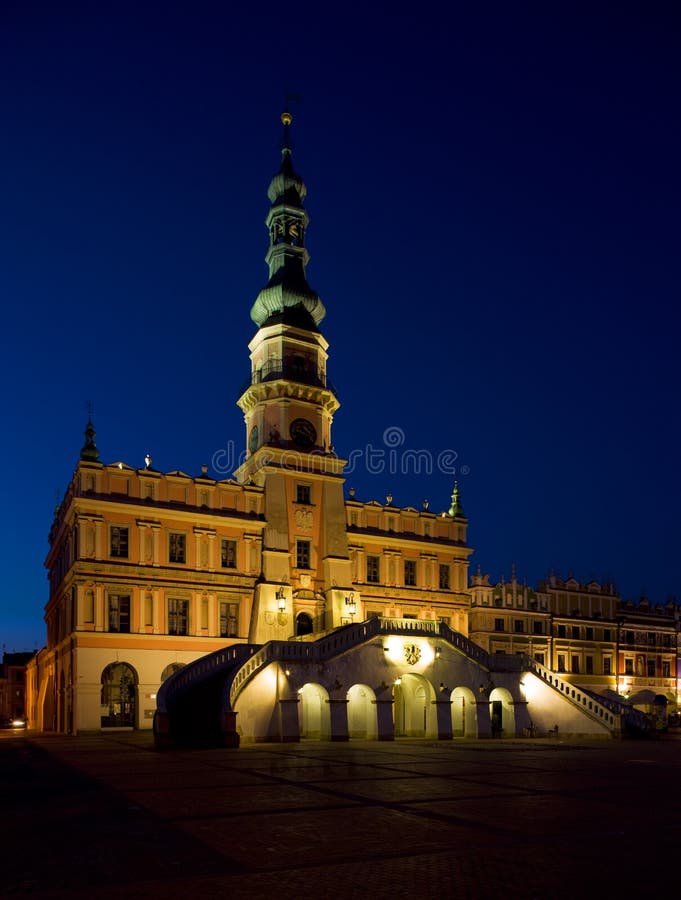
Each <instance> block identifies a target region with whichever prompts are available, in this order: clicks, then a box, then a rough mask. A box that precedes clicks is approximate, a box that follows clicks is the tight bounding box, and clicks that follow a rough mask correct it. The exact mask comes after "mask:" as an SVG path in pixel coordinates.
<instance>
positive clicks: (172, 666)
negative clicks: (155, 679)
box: [161, 662, 184, 684]
mask: <svg viewBox="0 0 681 900" xmlns="http://www.w3.org/2000/svg"><path fill="white" fill-rule="evenodd" d="M183 668H184V663H180V662H174V663H168V665H167V666H166V667H165V669H164V670H163V671H162V672H161V684H163V682H164V681H167V680H168V679H169V678H170V676H171V675H174V674H175V672H179V671H180V669H183Z"/></svg>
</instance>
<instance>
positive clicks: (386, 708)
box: [374, 697, 395, 741]
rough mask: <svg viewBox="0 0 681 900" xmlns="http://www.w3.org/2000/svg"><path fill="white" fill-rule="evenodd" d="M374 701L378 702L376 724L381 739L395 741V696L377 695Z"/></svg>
mask: <svg viewBox="0 0 681 900" xmlns="http://www.w3.org/2000/svg"><path fill="white" fill-rule="evenodd" d="M374 703H375V704H376V725H377V728H378V739H379V741H394V740H395V724H394V722H393V703H394V700H393V698H392V697H382V698H379V697H377V698H376V700H375V701H374Z"/></svg>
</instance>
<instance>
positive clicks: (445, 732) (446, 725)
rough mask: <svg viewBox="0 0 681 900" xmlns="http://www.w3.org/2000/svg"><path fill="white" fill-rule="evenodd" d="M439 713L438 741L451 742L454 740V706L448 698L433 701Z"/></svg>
mask: <svg viewBox="0 0 681 900" xmlns="http://www.w3.org/2000/svg"><path fill="white" fill-rule="evenodd" d="M433 703H434V704H435V711H436V713H437V739H438V741H451V739H452V736H453V735H452V704H451V701H450V700H449V698H448V697H447V698H446V699H445V698H442V699H437V700H433Z"/></svg>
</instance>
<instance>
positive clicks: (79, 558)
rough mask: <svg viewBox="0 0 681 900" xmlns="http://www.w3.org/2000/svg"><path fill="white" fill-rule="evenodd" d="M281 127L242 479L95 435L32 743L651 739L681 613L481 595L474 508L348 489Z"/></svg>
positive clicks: (78, 484) (596, 589)
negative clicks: (116, 735)
mask: <svg viewBox="0 0 681 900" xmlns="http://www.w3.org/2000/svg"><path fill="white" fill-rule="evenodd" d="M282 122H283V125H284V138H283V146H282V161H281V165H280V168H279V170H278V171H277V173H276V174H275V175H274V177H273V178H272V180H271V182H270V185H269V190H268V198H269V201H270V210H269V213H268V216H267V219H266V225H267V229H268V233H269V249H268V252H267V256H266V261H267V264H268V267H269V280H268V282H267V284H266V285H265V287H264V288H263V289H262V290H261V291H260V293H259V294H258V296H257V298H256V300H255V302H254V304H253V306H252V309H251V318H252V319H253V321H254V323H255V325H256V328H257V330H256V332H255V335H254V337H253V339H252V340H251V342H250V344H249V351H250V372H251V374H250V378H249V380H248V383H247V384H246V385H245V387H244V388H243V391H242V393H241V396H240V397H239V399H238V405H239V407H240V409H241V410H242V412H243V415H244V421H245V445H246V448H247V454H246V456H245V460H244V462H243V464H242V465H241V466H240V467H239V468H238V470H237V471H236V472H235V473H234V478H233V479H221V480H216V479H215V478H213V477H211V475H210V473H209V472H208V469H207V467H205V466H204V467H203V468H202V470H201V472H199V473H193V474H189V473H185V472H181V471H173V472H161V471H158V470H156V469H155V468H154V467H153V460H152V459H151V458H150V457H147V460H146V465H145V466H144V467H143V468H136V467H134V466H130V465H128V464H127V463H125V462H124V461H113V462H104V461H102V459H101V456H100V450H99V449H98V447H97V444H96V435H95V430H94V426H93V424H92V421H88V423H87V427H86V430H85V441H84V444H83V447H82V449H81V452H80V458H79V460H78V464H77V466H76V470H75V472H74V474H73V478H72V480H71V482H70V484H69V486H68V488H67V490H66V493H65V496H64V498H63V500H62V502H61V503H60V505H59V507H58V509H57V510H56V512H55V518H54V521H53V523H52V527H51V530H50V534H49V544H50V549H49V553H48V556H47V560H46V566H47V570H48V577H49V585H50V594H49V600H48V603H47V606H46V609H45V621H46V625H47V645H46V647H45V648H44V649H43V650H41V651H40V652H39V653H38V654H37V655H36V656H35V658H34V659H33V660H32V661H31V663H30V664H29V666H28V670H27V683H26V695H27V715H28V718H29V727H31V728H36V729H39V730H52V731H58V732H63V733H71V734H75V733H79V732H83V731H94V730H102V729H131V728H134V729H145V728H149V729H151V728H152V727H153V729H154V734H155V738H156V741H157V744H158V746H159V747H165V746H171V745H173V744H181V743H201V742H205V741H210V742H213V743H215V742H216V743H220V744H223V745H230V746H235V745H238V744H239V742H241V741H261V740H267V741H297V740H301V739H325V740H361V739H380V740H392V739H394V738H396V737H400V736H411V737H419V736H422V737H428V738H433V739H438V738H439V739H452V738H455V737H457V736H461V737H463V736H466V737H495V736H518V735H534V734H542V735H546V734H551V733H553V734H555V733H561V734H574V735H588V736H592V737H611V736H613V735H620V734H621V733H622V731H623V729H626V728H639V729H640V728H645V727H648V725H647V724H646V723H648V724H649V722H650V714H651V713H653V712H654V711H655V710H656V709H661V708H662V707H664V708H665V709H666V707H667V706H669V707H670V708H674V707H675V704H676V700H677V694H678V683H677V655H678V652H677V651H678V628H677V610H676V608H675V606H674V604H671V606H668V607H664V608H661V607H658V608H655V609H652V610H648V611H645V610H644V611H643V612H641V611H640V610H636V611H634V610H632V611H630V612H629V613H628V614H627V615H628V622H629V626H630V627H628V628H627V627H624V625H623V622H625V618H626V617H625V616H624V614H623V612H622V610H623V607H622V604H621V601H620V598H619V597H617V595H616V594H615V592H614V589H613V588H612V587H611V586H609V585H599V584H596V583H591V584H589V585H580V584H579V583H577V582H576V581H574V579H573V580H572V581H571V582H567V583H563V582H559V581H558V580H557V579H555V578H554V579H553V582H551V581H550V580H549V581H548V582H547V583H546V584H544V585H540V586H538V588H537V589H536V590H531V589H528V588H527V586H526V585H520V584H519V583H518V581H517V579H516V578H515V574H513V575H512V577H511V580H510V581H509V582H508V583H506V584H503V585H501V586H494V585H491V584H490V583H489V579H488V578H487V577H486V576H484V575H482V574H481V573H478V574H476V575H473V576H472V577H470V576H469V561H470V557H471V554H472V553H473V550H472V548H471V547H470V546H469V545H468V542H467V524H468V523H467V518H466V515H465V513H464V509H463V505H462V502H463V501H462V498H461V496H460V494H459V489H458V487H457V486H456V485H453V486H452V496H451V502H450V504H449V509H448V510H447V511H446V512H443V513H435V512H433V511H431V510H429V509H428V508H422V509H415V508H411V507H407V508H399V507H396V506H393V505H392V499H391V498H390V497H388V498H387V499H386V503H385V504H379V503H377V502H375V501H371V502H365V501H362V500H360V499H358V498H356V497H355V496H354V493H353V492H349V491H347V490H346V485H345V481H344V477H343V469H344V465H345V462H344V460H342V459H339V458H338V456H337V455H336V454H335V452H334V450H333V440H332V427H333V418H334V413H335V412H336V410H337V409H338V406H339V402H338V398H337V395H336V391H335V389H334V387H333V384H332V382H331V380H330V379H329V378H328V376H327V360H328V355H327V350H328V344H327V341H326V340H325V338H324V336H323V334H322V332H321V330H320V326H321V324H322V322H323V319H324V315H325V309H324V305H323V303H322V300H321V298H320V297H319V296H318V295H317V294H316V293H315V292H314V291H313V290H312V289H311V288H310V286H309V284H308V282H307V277H306V265H307V260H308V255H307V250H306V236H307V228H308V216H307V213H306V211H305V207H304V200H305V195H306V186H305V184H304V182H303V180H302V179H301V177H300V176H299V175H298V174H297V172H296V170H295V169H294V167H293V161H292V154H291V148H290V141H289V128H290V124H291V117H290V115H289V114H288V113H284V114H283V116H282ZM448 500H449V498H448ZM565 597H567V598H568V600H567V601H565V602H564V598H565ZM637 616H638V618H637ZM641 616H642V618H641ZM625 624H626V622H625ZM642 635H645V637H641V636H642ZM628 636H631V640H630V641H629V638H628ZM651 636H652V637H651ZM625 672H626V673H628V674H625ZM636 694H639V695H640V696H639V697H638V700H639V702H638V703H634V702H628V699H629V697H630V696H632V695H636ZM656 704H657V706H656ZM644 712H646V713H648V714H649V716H648V718H646V716H645V715H644V714H643V713H644Z"/></svg>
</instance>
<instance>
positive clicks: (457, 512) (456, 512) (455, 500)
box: [449, 481, 463, 519]
mask: <svg viewBox="0 0 681 900" xmlns="http://www.w3.org/2000/svg"><path fill="white" fill-rule="evenodd" d="M449 515H450V516H451V517H452V518H453V519H454V518H456V517H457V516H463V506H462V505H461V503H460V502H459V482H458V481H455V482H454V490H453V491H452V505H451V506H450V507H449Z"/></svg>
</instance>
